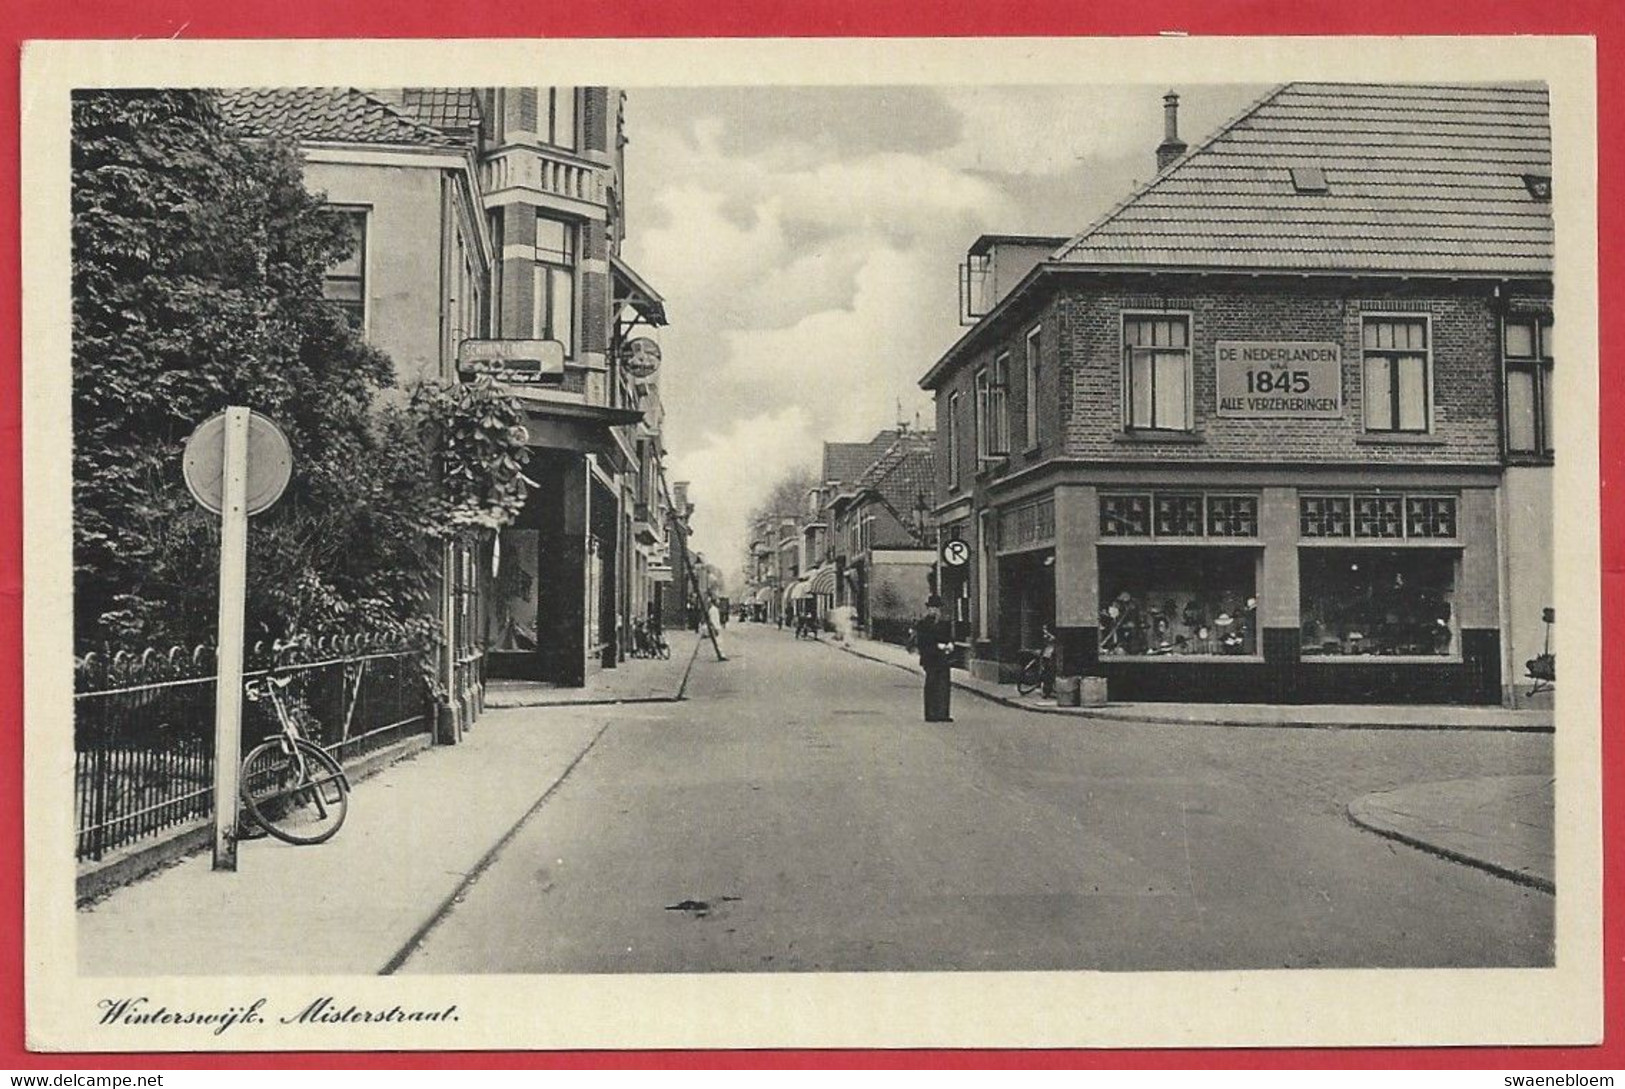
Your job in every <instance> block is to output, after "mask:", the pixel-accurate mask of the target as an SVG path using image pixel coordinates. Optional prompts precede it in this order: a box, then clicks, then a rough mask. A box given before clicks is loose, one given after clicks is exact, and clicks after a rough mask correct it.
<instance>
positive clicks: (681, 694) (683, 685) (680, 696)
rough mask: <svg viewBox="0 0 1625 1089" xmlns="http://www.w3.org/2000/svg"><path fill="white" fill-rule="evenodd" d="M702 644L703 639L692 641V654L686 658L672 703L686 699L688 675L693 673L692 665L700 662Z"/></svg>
mask: <svg viewBox="0 0 1625 1089" xmlns="http://www.w3.org/2000/svg"><path fill="white" fill-rule="evenodd" d="M704 643H705V640H704V639H696V640H694V652H693V653H692V654H690V655H689V656H688V665H687V666H685V667H684V669H683V679H682V681H681V682H680V683H679V684H678V685H677V697H676V699H674V700H673V701H672V702H673V703H675V702H677V700H684V699H687V698H688V695H687V693H688V678H689V674H691V673H693V672H694V663H695V662H697V661H699V660H700V647H701V646H702V645H703V644H704Z"/></svg>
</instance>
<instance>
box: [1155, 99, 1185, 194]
mask: <svg viewBox="0 0 1625 1089" xmlns="http://www.w3.org/2000/svg"><path fill="white" fill-rule="evenodd" d="M1183 154H1185V141H1183V140H1181V139H1180V138H1179V96H1178V95H1176V94H1174V92H1172V91H1169V92H1168V93H1167V94H1165V95H1163V96H1162V143H1161V144H1158V145H1157V173H1158V174H1161V173H1162V172H1163V171H1164V170H1167V169H1168V168H1169V167H1170V166H1172V165H1173V163H1174V160H1176V159H1178V158H1179V157H1180V156H1181V155H1183Z"/></svg>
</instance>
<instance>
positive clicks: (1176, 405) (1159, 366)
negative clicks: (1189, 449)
mask: <svg viewBox="0 0 1625 1089" xmlns="http://www.w3.org/2000/svg"><path fill="white" fill-rule="evenodd" d="M1123 387H1124V390H1125V394H1124V398H1123V401H1124V423H1125V425H1126V426H1127V427H1128V428H1130V429H1131V430H1153V431H1188V430H1190V428H1191V426H1192V425H1191V346H1190V319H1189V318H1188V317H1185V316H1184V315H1168V314H1156V315H1150V314H1129V315H1125V316H1124V318H1123Z"/></svg>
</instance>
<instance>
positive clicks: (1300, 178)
mask: <svg viewBox="0 0 1625 1089" xmlns="http://www.w3.org/2000/svg"><path fill="white" fill-rule="evenodd" d="M1292 188H1294V189H1296V190H1297V191H1298V192H1300V193H1325V192H1328V191H1329V190H1328V189H1327V186H1326V171H1324V170H1322V169H1321V168H1320V167H1318V166H1295V167H1293V168H1292Z"/></svg>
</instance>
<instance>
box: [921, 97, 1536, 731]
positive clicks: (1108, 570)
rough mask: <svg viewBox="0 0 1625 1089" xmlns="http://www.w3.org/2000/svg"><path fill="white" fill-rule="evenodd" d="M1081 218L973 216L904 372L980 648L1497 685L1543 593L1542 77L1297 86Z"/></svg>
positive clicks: (1113, 687)
mask: <svg viewBox="0 0 1625 1089" xmlns="http://www.w3.org/2000/svg"><path fill="white" fill-rule="evenodd" d="M1166 109H1167V130H1166V132H1165V134H1164V139H1163V143H1162V146H1161V147H1159V148H1157V160H1158V162H1157V165H1158V174H1157V175H1156V177H1155V178H1154V179H1153V180H1152V181H1151V182H1149V183H1148V184H1146V185H1144V186H1142V187H1141V188H1140V189H1138V190H1137V191H1136V192H1134V193H1133V194H1132V195H1130V196H1129V197H1128V198H1127V199H1125V200H1124V201H1122V202H1121V203H1120V204H1118V205H1117V206H1116V207H1115V208H1113V209H1112V210H1111V211H1110V212H1108V213H1107V214H1106V215H1104V216H1103V217H1101V218H1100V219H1099V220H1098V221H1097V222H1096V223H1094V224H1092V225H1091V226H1089V227H1088V228H1087V229H1086V230H1084V231H1083V232H1082V233H1081V234H1079V235H1077V236H1076V237H1073V238H1070V239H1067V240H1064V241H1060V242H1059V243H1057V240H1056V239H1053V238H1025V237H1019V236H988V237H986V238H984V239H981V240H978V242H977V244H976V245H975V246H973V247H972V249H971V251H970V254H969V261H968V262H967V266H966V269H965V272H966V278H965V280H964V281H963V283H962V287H964V288H966V289H967V290H966V300H965V306H964V307H963V308H962V309H963V311H964V315H963V316H964V317H965V318H966V320H968V321H973V322H974V324H973V325H972V326H971V328H970V329H969V330H968V331H967V332H966V333H965V335H964V336H963V337H962V338H961V339H960V340H959V341H958V343H956V344H955V345H954V346H953V347H951V348H950V349H949V350H948V352H947V353H946V354H945V355H944V356H943V357H942V358H941V359H940V360H939V361H938V362H937V363H936V364H935V365H934V366H933V367H932V368H931V370H930V371H929V373H927V374H926V376H925V377H924V378H923V379H922V381H921V385H922V386H923V387H925V388H926V389H929V390H931V391H933V392H934V394H935V396H936V402H937V433H938V435H939V436H940V439H939V443H938V456H937V493H938V505H937V508H936V514H937V520H938V525H939V527H940V533H941V535H942V537H943V539H945V540H946V539H953V538H957V539H960V540H964V541H965V542H967V543H968V544H969V545H970V549H971V554H972V559H971V563H970V564H968V565H967V566H966V567H965V568H963V569H962V570H963V571H964V574H963V575H962V576H960V577H953V576H951V575H950V574H949V573H947V572H945V578H949V579H950V581H949V582H948V583H947V584H946V585H945V586H944V590H945V591H946V592H947V593H949V594H950V595H952V596H953V597H954V598H955V599H956V606H957V610H958V615H959V616H961V617H963V618H964V621H965V622H964V624H963V625H962V627H963V628H964V630H965V640H966V642H968V643H969V646H970V658H971V666H972V668H973V669H974V670H975V671H976V672H978V673H979V674H981V675H983V676H990V677H1008V676H1009V674H1010V673H1011V672H1012V670H1014V669H1015V668H1017V667H1018V665H1019V661H1020V652H1021V650H1022V649H1023V648H1025V647H1032V646H1035V645H1037V642H1038V639H1039V631H1040V626H1041V625H1043V624H1046V623H1048V624H1053V625H1054V626H1055V628H1056V630H1057V632H1058V634H1059V637H1060V645H1061V664H1060V668H1061V669H1062V670H1063V671H1065V672H1069V673H1080V674H1100V675H1104V676H1105V677H1106V678H1107V679H1108V684H1109V689H1110V692H1111V696H1112V698H1113V699H1114V700H1159V699H1182V700H1196V701H1237V702H1281V703H1330V702H1394V701H1406V702H1438V703H1500V702H1506V703H1521V702H1525V701H1526V700H1527V698H1528V695H1529V689H1530V687H1531V679H1530V678H1529V677H1528V676H1527V675H1526V663H1527V662H1528V661H1529V660H1530V659H1532V658H1534V657H1536V656H1538V655H1539V654H1541V652H1542V650H1543V640H1544V637H1545V631H1546V628H1545V623H1544V620H1543V613H1544V611H1545V610H1546V609H1547V608H1548V607H1549V606H1550V605H1551V600H1552V598H1551V595H1552V572H1551V566H1552V552H1551V544H1552V536H1551V533H1552V530H1551V525H1552V506H1551V464H1552V435H1551V427H1550V421H1551V411H1550V404H1549V392H1550V389H1551V382H1550V378H1551V368H1552V365H1553V359H1552V357H1553V351H1552V340H1551V338H1552V330H1553V313H1552V260H1553V229H1552V214H1551V203H1550V201H1551V136H1550V122H1549V117H1548V105H1547V95H1546V91H1545V89H1544V87H1541V86H1528V85H1524V86H1518V85H1514V86H1488V85H1459V86H1398V85H1355V84H1336V85H1334V84H1305V83H1294V84H1288V85H1285V86H1282V87H1279V88H1276V89H1275V90H1273V91H1271V92H1270V93H1269V94H1268V95H1266V96H1265V97H1264V98H1262V99H1261V100H1260V101H1258V102H1257V103H1255V104H1254V105H1252V106H1251V107H1250V108H1248V109H1247V110H1246V111H1245V112H1243V113H1242V114H1241V115H1240V116H1239V117H1237V118H1236V119H1235V120H1234V121H1232V122H1230V123H1229V124H1227V125H1225V126H1223V127H1222V128H1220V130H1219V131H1217V132H1216V133H1214V134H1213V135H1212V136H1210V137H1208V138H1207V139H1205V140H1203V141H1201V142H1200V143H1198V144H1197V145H1195V146H1194V147H1192V148H1189V149H1186V147H1185V145H1183V144H1182V143H1181V142H1180V141H1179V138H1178V128H1177V109H1178V99H1177V96H1174V95H1169V96H1168V99H1167V100H1166Z"/></svg>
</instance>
